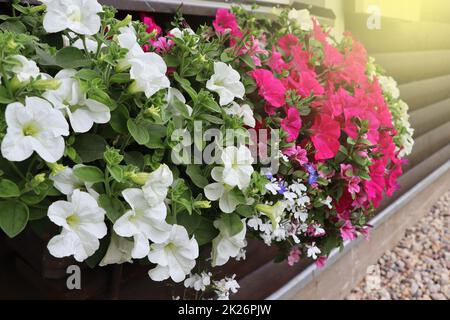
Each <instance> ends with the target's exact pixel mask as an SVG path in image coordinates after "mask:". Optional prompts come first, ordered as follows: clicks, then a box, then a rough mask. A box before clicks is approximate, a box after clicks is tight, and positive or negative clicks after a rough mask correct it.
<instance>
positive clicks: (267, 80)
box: [250, 69, 286, 108]
mask: <svg viewBox="0 0 450 320" xmlns="http://www.w3.org/2000/svg"><path fill="white" fill-rule="evenodd" d="M250 75H251V76H252V77H253V79H255V81H256V85H257V86H258V90H259V95H260V96H261V97H263V98H264V99H265V100H266V101H267V102H268V103H269V104H270V105H271V106H272V107H275V108H279V107H282V106H284V105H285V104H286V97H285V94H286V88H285V87H284V85H283V83H282V82H281V81H280V79H277V78H275V76H274V75H273V73H272V72H270V71H269V70H265V69H257V70H254V71H252V72H251V73H250Z"/></svg>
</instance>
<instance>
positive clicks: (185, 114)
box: [173, 97, 189, 118]
mask: <svg viewBox="0 0 450 320" xmlns="http://www.w3.org/2000/svg"><path fill="white" fill-rule="evenodd" d="M174 98H175V99H174V101H173V105H174V107H175V109H177V110H178V112H179V113H180V114H181V115H182V116H183V117H184V118H189V110H188V108H187V107H186V104H184V103H183V102H181V101H180V100H179V99H178V98H177V97H174Z"/></svg>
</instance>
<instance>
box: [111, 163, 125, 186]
mask: <svg viewBox="0 0 450 320" xmlns="http://www.w3.org/2000/svg"><path fill="white" fill-rule="evenodd" d="M108 171H109V173H110V174H111V176H112V177H113V178H114V180H116V181H117V182H122V181H123V176H124V173H123V169H122V167H121V166H108Z"/></svg>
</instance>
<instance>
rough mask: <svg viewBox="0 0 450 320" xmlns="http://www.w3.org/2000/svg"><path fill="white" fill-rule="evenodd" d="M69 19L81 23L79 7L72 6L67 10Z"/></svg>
mask: <svg viewBox="0 0 450 320" xmlns="http://www.w3.org/2000/svg"><path fill="white" fill-rule="evenodd" d="M67 18H69V20H70V21H73V22H80V21H81V10H80V8H79V7H77V6H70V7H69V8H68V9H67Z"/></svg>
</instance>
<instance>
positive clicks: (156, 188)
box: [142, 164, 173, 206]
mask: <svg viewBox="0 0 450 320" xmlns="http://www.w3.org/2000/svg"><path fill="white" fill-rule="evenodd" d="M172 183H173V174H172V171H170V168H169V167H168V166H167V165H166V164H162V165H160V166H159V168H158V169H156V170H155V171H153V172H152V173H150V174H149V176H148V178H147V181H146V182H145V185H144V186H143V187H142V190H143V191H144V197H145V199H146V200H147V202H148V204H149V205H151V206H154V205H158V204H160V203H162V202H163V201H164V200H165V199H166V197H167V192H168V190H169V187H170V186H171V185H172Z"/></svg>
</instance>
